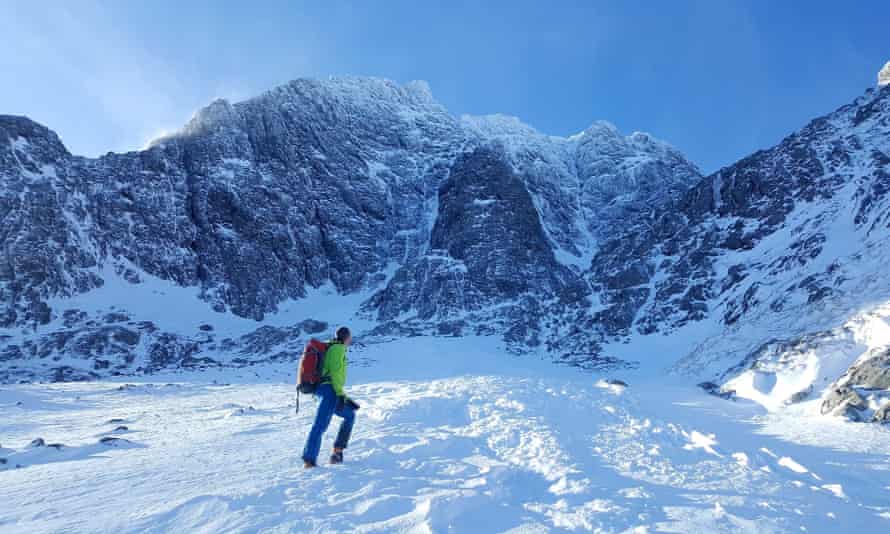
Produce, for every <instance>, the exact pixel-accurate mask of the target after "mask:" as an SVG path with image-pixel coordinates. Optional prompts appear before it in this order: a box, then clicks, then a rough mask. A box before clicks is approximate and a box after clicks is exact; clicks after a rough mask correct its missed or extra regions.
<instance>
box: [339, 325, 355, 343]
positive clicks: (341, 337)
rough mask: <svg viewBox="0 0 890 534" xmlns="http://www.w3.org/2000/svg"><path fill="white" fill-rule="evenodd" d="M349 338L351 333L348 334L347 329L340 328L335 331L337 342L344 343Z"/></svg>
mask: <svg viewBox="0 0 890 534" xmlns="http://www.w3.org/2000/svg"><path fill="white" fill-rule="evenodd" d="M351 336H352V332H350V331H349V329H348V328H346V327H345V326H341V327H340V328H338V329H337V334H336V337H337V341H339V342H340V343H346V340H347V339H349V338H350V337H351Z"/></svg>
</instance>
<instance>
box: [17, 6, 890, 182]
mask: <svg viewBox="0 0 890 534" xmlns="http://www.w3.org/2000/svg"><path fill="white" fill-rule="evenodd" d="M888 20H890V2H886V1H864V0H863V1H857V2H849V3H843V4H842V3H838V2H821V1H806V2H804V1H781V2H774V1H735V2H722V1H719V0H707V1H701V2H680V1H654V0H653V1H648V2H635V1H629V0H628V1H617V0H616V1H614V2H593V1H583V2H582V1H579V2H560V1H554V2H540V1H538V2H521V1H511V2H494V1H491V2H478V1H476V2H461V1H448V2H433V1H405V2H402V1H396V0H388V1H367V2H337V1H328V2H318V3H301V2H284V1H282V2H276V1H272V0H264V1H261V2H244V1H222V0H217V1H199V0H189V1H182V0H176V1H163V0H152V1H151V2H133V1H108V2H90V1H83V0H76V1H72V2H57V3H47V2H40V1H32V2H28V3H25V2H3V3H2V5H0V35H3V41H4V44H5V46H4V52H3V53H2V54H0V72H2V76H3V83H0V113H13V114H23V115H28V116H30V117H32V118H34V119H35V120H38V121H40V122H42V123H44V124H46V125H47V126H49V127H51V128H52V129H54V130H56V131H57V132H58V133H59V135H60V136H61V137H62V139H63V141H64V142H65V143H66V145H67V146H68V147H69V149H70V150H72V152H74V153H77V154H84V155H98V154H101V153H104V152H106V151H109V150H114V151H121V150H128V149H137V148H140V147H141V146H143V145H144V144H145V143H146V142H147V141H148V140H149V139H151V138H153V137H155V136H157V135H158V134H160V133H162V132H164V131H169V130H173V129H176V128H178V127H180V126H181V125H182V124H183V123H184V122H185V121H186V120H187V119H188V118H189V117H190V116H191V114H192V113H193V112H194V111H195V110H196V109H198V108H199V107H201V106H203V105H205V104H206V103H208V102H209V101H210V100H211V99H213V98H216V97H225V98H229V99H232V100H240V99H244V98H247V97H250V96H253V95H255V94H257V93H259V92H262V91H263V90H265V89H268V88H270V87H272V86H274V85H277V84H280V83H283V82H286V81H287V80H290V79H293V78H298V77H324V76H329V75H342V74H358V75H373V76H382V77H386V78H391V79H394V80H396V81H399V82H406V81H410V80H413V79H423V80H427V81H429V83H430V85H431V86H432V89H433V94H434V95H435V96H436V98H437V99H438V100H439V101H441V102H442V103H443V104H444V105H445V106H447V107H448V109H449V110H450V111H451V112H452V113H454V114H455V115H460V114H463V113H471V114H486V113H506V114H510V115H516V116H518V117H520V118H521V119H522V120H523V121H524V122H527V123H529V124H531V125H532V126H534V127H536V128H537V129H539V130H541V131H542V132H545V133H549V134H557V135H568V134H572V133H576V132H578V131H580V130H583V129H584V128H585V127H586V126H588V125H589V124H590V123H591V122H593V121H594V120H596V119H606V120H609V121H611V122H613V123H615V124H616V125H617V126H618V127H619V128H620V129H621V130H622V131H624V132H626V133H630V132H632V131H634V130H640V131H647V132H650V133H652V134H653V135H656V136H658V137H660V138H662V139H665V140H667V141H669V142H670V143H672V144H674V145H675V146H677V147H678V148H679V149H681V150H683V151H684V152H685V153H686V154H687V155H689V157H690V158H691V159H692V160H693V161H695V162H696V163H698V164H699V165H700V166H701V167H702V169H703V170H705V171H713V170H716V169H717V168H719V167H720V166H722V165H726V164H729V163H732V162H733V161H735V160H736V159H739V158H740V157H743V156H745V155H747V154H748V153H750V152H752V151H754V150H757V149H759V148H765V147H768V146H770V145H772V144H774V143H775V142H777V141H778V140H780V139H781V138H782V137H783V136H784V135H786V134H788V133H790V132H791V131H793V130H794V129H796V128H798V127H800V126H802V125H803V124H805V123H806V122H807V121H808V120H809V119H811V118H814V117H815V116H817V115H820V114H823V113H826V112H828V111H831V110H833V109H835V108H836V107H838V106H840V105H842V104H844V103H847V102H849V101H850V100H852V99H853V98H854V97H856V96H857V95H859V94H861V93H862V92H863V91H864V90H865V88H867V87H871V86H873V85H874V84H875V76H876V73H877V71H878V70H879V69H880V67H881V66H882V65H883V64H884V62H885V61H887V60H890V37H888V33H887V29H886V24H887V21H888Z"/></svg>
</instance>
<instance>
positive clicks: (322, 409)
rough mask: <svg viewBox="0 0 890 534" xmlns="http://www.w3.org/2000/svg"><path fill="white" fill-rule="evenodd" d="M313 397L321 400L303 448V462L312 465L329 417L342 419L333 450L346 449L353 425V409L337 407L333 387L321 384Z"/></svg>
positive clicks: (329, 420) (329, 421) (328, 423)
mask: <svg viewBox="0 0 890 534" xmlns="http://www.w3.org/2000/svg"><path fill="white" fill-rule="evenodd" d="M315 395H316V396H318V397H319V398H321V402H320V403H319V404H318V412H316V413H315V422H314V423H313V424H312V430H310V431H309V438H308V439H307V440H306V446H305V447H304V448H303V461H305V462H312V463H315V462H316V461H317V460H318V451H319V450H320V449H321V438H322V436H323V435H324V433H325V431H327V429H328V425H330V424H331V417H332V416H333V415H334V414H337V415H338V416H339V417H342V418H343V421H342V422H341V423H340V431H339V432H337V439H336V440H334V448H337V449H345V448H346V445H348V444H349V436H350V435H351V434H352V424H353V423H355V410H354V409H352V408H351V407H350V406H347V405H344V406H342V407H339V408H338V407H337V394H336V393H335V392H334V388H333V386H331V385H330V384H321V385H320V386H318V389H316V390H315Z"/></svg>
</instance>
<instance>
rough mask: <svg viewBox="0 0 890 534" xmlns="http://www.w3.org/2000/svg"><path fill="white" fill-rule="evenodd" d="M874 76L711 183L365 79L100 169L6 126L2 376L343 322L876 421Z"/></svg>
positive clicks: (35, 130) (89, 370)
mask: <svg viewBox="0 0 890 534" xmlns="http://www.w3.org/2000/svg"><path fill="white" fill-rule="evenodd" d="M882 72H883V71H882ZM884 79H885V74H880V75H879V84H878V86H877V88H874V89H869V90H868V91H866V93H865V94H864V95H862V96H860V97H858V98H856V99H855V100H854V101H853V102H852V103H850V104H848V105H845V106H843V107H841V108H839V109H838V110H836V111H834V112H832V113H830V114H828V115H825V116H824V117H821V118H818V119H816V120H814V121H812V122H811V123H809V124H808V125H806V126H805V127H803V128H802V129H801V130H799V131H797V132H795V133H793V134H791V135H790V136H788V137H787V138H785V139H784V140H782V141H781V142H780V143H779V144H777V145H776V146H774V147H772V148H769V149H766V150H761V151H758V152H756V153H754V154H752V155H750V156H748V157H746V158H744V159H742V160H740V161H738V162H737V163H735V164H733V165H730V166H728V167H726V168H723V169H721V170H719V171H717V172H716V173H714V174H712V175H710V176H701V175H700V173H699V172H698V170H697V169H696V167H695V166H694V165H693V164H692V163H690V162H689V161H688V160H686V159H685V158H684V157H683V156H682V154H680V153H679V152H678V151H677V150H675V149H673V148H671V147H670V146H669V145H667V144H665V143H663V142H661V141H658V140H655V139H653V138H652V137H650V136H648V135H646V134H642V133H635V134H632V135H630V136H622V135H621V134H620V133H619V132H618V131H617V130H616V128H615V127H614V126H612V125H610V124H609V123H606V122H595V123H594V124H593V125H592V126H591V127H590V128H588V129H587V130H585V131H584V132H581V133H579V134H578V135H575V136H571V137H567V138H563V137H554V136H547V135H544V134H541V133H539V132H537V131H536V130H534V129H533V128H531V127H529V126H528V125H525V124H523V123H522V122H520V121H519V120H518V119H516V118H512V117H505V116H500V115H492V116H484V117H460V118H456V117H453V116H452V115H450V114H449V113H448V112H447V110H445V109H444V108H443V107H442V106H441V105H440V104H438V103H437V102H436V101H435V100H434V99H433V97H432V95H431V93H430V90H429V88H428V87H427V86H426V85H425V84H423V83H420V82H414V83H411V84H407V85H404V86H401V85H398V84H395V83H393V82H390V81H386V80H380V79H372V78H344V79H331V80H325V81H317V80H296V81H294V82H291V83H289V84H287V85H284V86H282V87H279V88H276V89H273V90H272V91H269V92H267V93H265V94H263V95H260V96H259V97H256V98H254V99H251V100H248V101H245V102H241V103H236V104H230V103H228V102H226V101H223V100H220V101H216V102H213V103H212V104H211V105H209V106H208V107H207V108H205V109H203V110H201V111H199V112H198V113H196V115H195V116H194V118H193V119H192V120H191V121H190V122H189V123H188V124H187V125H186V126H185V127H184V128H183V130H182V131H180V132H178V133H176V134H173V135H170V136H167V137H164V138H162V139H158V140H156V141H155V142H153V143H152V144H151V146H150V147H149V148H147V149H146V150H144V151H140V152H131V153H127V154H108V155H106V156H103V157H101V158H98V159H87V158H81V157H77V156H73V155H71V154H70V153H69V152H68V151H67V150H66V149H65V147H64V146H63V145H62V143H61V142H60V141H59V139H58V137H57V136H56V135H55V134H54V133H53V132H51V131H50V130H48V129H46V128H45V127H43V126H40V125H38V124H35V123H33V122H32V121H30V120H28V119H26V118H21V117H0V179H2V180H3V184H4V188H3V191H2V195H3V196H2V199H0V209H2V213H3V214H4V215H3V221H4V224H3V232H4V233H3V235H2V244H3V250H4V258H5V260H6V261H4V262H2V265H3V267H2V268H0V295H2V302H3V305H4V306H5V308H4V310H3V312H2V315H0V320H2V327H3V333H2V334H0V336H2V337H0V379H2V380H4V381H13V380H34V379H53V380H74V379H88V378H94V377H98V376H102V375H104V374H132V373H143V372H154V371H157V370H160V369H167V368H191V367H200V368H206V367H216V366H250V365H255V364H258V363H261V362H267V361H275V360H285V361H289V360H292V359H294V358H295V356H296V355H297V354H298V353H299V351H300V346H301V344H302V343H303V342H304V341H305V339H306V337H308V336H310V335H321V334H322V333H324V332H326V331H328V330H329V329H330V327H331V326H332V325H333V324H335V323H341V322H348V323H349V324H350V325H352V326H353V327H354V328H355V329H356V330H357V331H359V332H360V333H361V338H362V340H363V341H364V342H365V343H381V342H387V341H390V340H392V339H394V338H401V337H407V336H416V335H436V336H477V335H482V336H492V335H494V336H500V337H502V338H503V339H504V341H506V343H507V346H508V348H509V349H510V350H512V351H514V352H523V353H529V352H534V353H539V354H541V355H543V356H545V357H547V358H551V359H553V360H555V361H557V362H561V363H566V364H570V365H577V366H582V367H586V368H594V369H617V368H625V369H632V368H639V370H640V372H656V373H661V372H665V371H666V372H669V373H677V374H679V375H689V379H691V380H694V381H696V382H701V383H702V384H703V387H705V388H706V389H707V390H708V391H711V392H714V393H716V394H719V395H721V396H723V397H744V398H748V399H751V400H754V401H756V402H759V403H761V404H763V405H764V406H765V407H767V408H769V409H782V408H785V407H787V406H789V405H797V404H802V405H803V406H806V409H815V410H818V411H821V412H823V413H827V414H838V415H844V416H847V417H850V418H856V419H864V420H875V421H884V420H886V419H887V417H888V416H887V414H888V411H890V408H888V406H890V387H888V386H890V378H888V377H890V375H888V371H887V369H888V366H890V364H888V356H887V355H888V350H890V326H888V325H890V311H888V310H890V308H888V307H887V303H888V302H890V283H888V282H887V281H886V280H887V278H886V277H885V276H884V275H883V270H884V269H883V267H884V265H886V263H887V261H888V258H890V241H888V238H887V236H888V227H890V200H888V195H887V192H888V191H890V86H888V85H887V84H885V83H883V80H884ZM804 401H806V402H804ZM802 409H803V408H802Z"/></svg>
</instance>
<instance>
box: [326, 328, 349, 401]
mask: <svg viewBox="0 0 890 534" xmlns="http://www.w3.org/2000/svg"><path fill="white" fill-rule="evenodd" d="M329 343H330V345H329V346H328V350H327V352H325V353H324V365H323V366H322V368H321V376H323V377H324V379H323V380H322V384H330V385H331V386H333V387H334V391H335V392H336V393H337V396H339V397H343V396H345V395H346V394H345V393H344V392H343V386H345V385H346V345H344V344H343V343H340V342H339V341H330V342H329Z"/></svg>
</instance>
